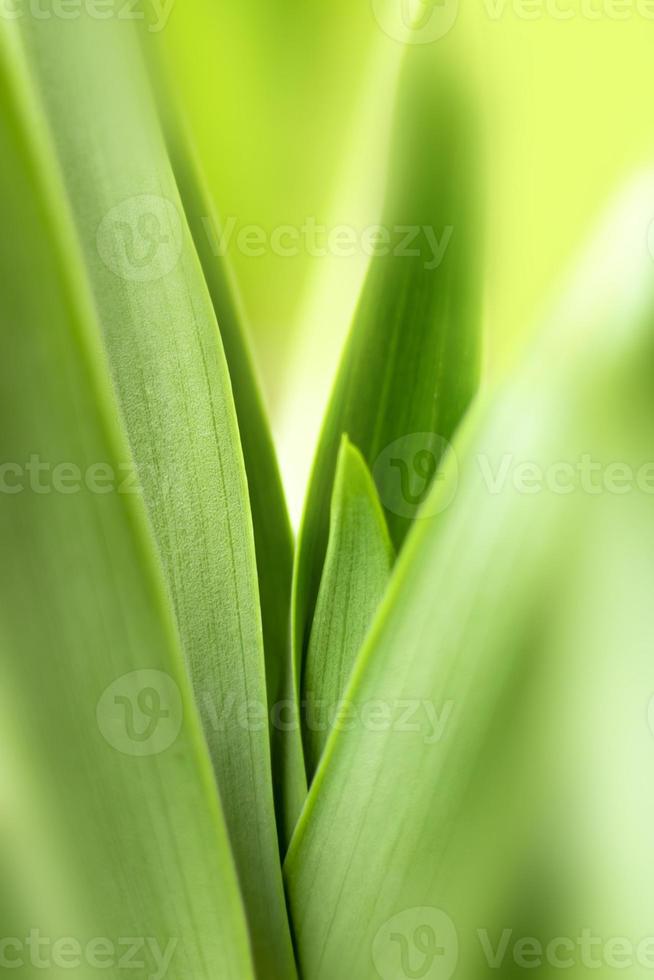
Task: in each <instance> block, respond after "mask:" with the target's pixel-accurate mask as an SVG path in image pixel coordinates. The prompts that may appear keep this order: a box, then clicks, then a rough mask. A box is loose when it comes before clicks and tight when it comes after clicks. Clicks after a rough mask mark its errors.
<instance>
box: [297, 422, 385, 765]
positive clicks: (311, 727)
mask: <svg viewBox="0 0 654 980" xmlns="http://www.w3.org/2000/svg"><path fill="white" fill-rule="evenodd" d="M393 558H394V555H393V546H392V544H391V541H390V538H389V536H388V529H387V527H386V521H385V520H384V513H383V511H382V508H381V504H380V503H379V497H378V496H377V490H376V488H375V484H374V482H373V480H372V477H371V476H370V472H369V470H368V467H367V466H366V464H365V461H364V460H363V458H362V456H361V454H360V453H359V451H358V450H357V449H356V447H355V446H353V445H352V444H351V443H350V442H349V440H348V439H347V437H346V436H344V437H343V440H342V442H341V448H340V452H339V456H338V463H337V466H336V477H335V480H334V493H333V497H332V506H331V521H330V529H329V543H328V545H327V554H326V557H325V568H324V571H323V575H322V581H321V583H320V590H319V592H318V601H317V603H316V615H315V617H314V620H313V628H312V630H311V639H310V641H309V650H308V653H307V659H306V665H305V672H304V675H303V678H302V717H303V721H304V736H305V757H306V762H307V771H308V773H309V777H310V778H312V777H313V774H314V772H315V771H316V768H317V765H318V762H319V760H320V756H321V755H322V752H323V749H324V747H325V742H326V741H327V736H328V734H329V732H330V730H331V726H332V724H333V723H334V720H335V718H336V717H337V710H338V705H339V703H340V701H341V699H342V697H343V695H344V693H345V688H346V685H347V682H348V680H349V677H350V674H351V672H352V667H353V666H354V663H355V660H356V656H357V653H358V652H359V650H360V648H361V645H362V643H363V641H364V639H365V637H366V634H367V632H368V629H369V627H370V624H371V622H372V619H373V616H374V614H375V612H376V610H377V607H378V605H379V603H380V601H381V599H382V597H383V595H384V592H385V590H386V586H387V585H388V581H389V578H390V574H391V568H392V566H393Z"/></svg>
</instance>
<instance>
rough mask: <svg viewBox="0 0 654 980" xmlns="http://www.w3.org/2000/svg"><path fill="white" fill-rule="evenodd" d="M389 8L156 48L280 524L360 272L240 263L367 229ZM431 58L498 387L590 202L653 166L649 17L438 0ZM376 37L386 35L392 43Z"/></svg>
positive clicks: (248, 9) (315, 262) (239, 16)
mask: <svg viewBox="0 0 654 980" xmlns="http://www.w3.org/2000/svg"><path fill="white" fill-rule="evenodd" d="M399 3H400V0H387V6H386V7H385V8H384V7H383V6H382V0H348V2H345V0H332V2H330V3H326V2H324V0H320V2H319V0H278V2H277V3H274V4H269V3H262V2H260V0H242V2H240V3H239V4H216V3H214V2H212V0H186V2H185V3H183V4H182V3H177V4H176V5H175V6H174V7H173V9H172V13H171V16H170V19H169V22H168V24H167V26H166V28H165V30H164V31H162V33H161V37H162V39H163V41H164V43H165V45H166V47H167V49H168V51H169V53H170V56H171V58H172V64H173V69H174V73H175V78H176V82H177V85H178V87H179V91H180V95H181V97H182V99H183V101H184V103H185V105H186V107H187V110H188V112H189V116H190V122H191V127H192V131H193V134H194V137H195V140H196V143H197V147H198V150H199V154H200V157H201V160H202V163H203V165H204V168H205V170H206V173H207V176H208V179H209V183H210V186H211V190H212V192H213V195H214V197H215V200H216V203H217V205H218V208H219V209H220V212H221V214H222V217H223V221H224V222H225V223H228V222H229V220H230V219H232V223H234V221H235V222H236V224H235V229H236V231H235V233H234V235H233V238H232V241H231V245H230V247H229V254H230V256H231V259H232V261H233V264H234V267H235V270H236V273H237V276H238V279H239V283H240V286H241V289H242V293H243V297H244V300H245V306H246V310H247V313H248V317H249V327H250V331H251V337H252V340H253V344H254V348H255V352H256V356H257V362H258V365H259V369H260V374H261V377H262V381H263V385H264V390H265V394H266V399H267V402H268V405H269V408H270V410H271V413H272V417H273V425H274V429H275V434H276V436H277V441H278V446H279V451H280V456H281V460H282V467H283V470H284V474H285V479H286V483H287V489H288V493H289V500H290V506H291V510H292V513H293V516H294V517H295V518H297V514H298V511H299V508H300V506H301V499H302V494H303V490H304V483H305V480H306V473H307V470H308V466H309V464H310V455H311V454H310V453H309V452H308V449H307V447H308V446H311V447H312V446H313V445H314V442H315V436H316V432H317V428H318V426H319V424H320V418H321V415H322V412H323V409H324V404H325V400H326V397H327V395H328V391H329V387H330V384H331V380H332V377H333V372H334V369H335V365H336V362H337V358H338V355H339V351H340V349H341V345H342V341H343V337H344V334H345V331H346V330H347V328H348V324H349V318H350V315H351V311H352V307H353V304H354V303H355V301H356V296H357V293H358V289H359V287H360V284H361V280H362V277H363V275H364V273H365V268H366V262H367V259H366V258H365V256H363V255H361V254H358V255H356V256H354V257H351V258H342V257H334V256H332V257H326V258H324V257H311V256H309V255H307V254H306V252H305V251H304V250H302V249H301V250H300V252H299V254H297V255H294V256H292V257H287V256H282V255H278V254H274V252H273V251H272V250H271V249H270V248H267V249H265V250H264V254H262V255H257V256H254V255H248V254H244V251H243V249H239V247H238V244H237V242H236V237H237V232H238V231H239V230H240V229H242V228H243V227H244V226H246V225H256V226H261V227H262V228H263V229H265V230H266V232H267V233H268V234H270V233H272V231H273V230H274V229H275V228H279V227H280V226H284V225H291V226H294V227H302V225H303V224H304V222H305V220H306V219H307V218H313V219H315V221H316V222H317V223H318V224H324V225H326V226H327V227H334V226H335V225H338V224H341V223H343V224H348V225H353V226H355V227H358V228H361V227H365V226H366V225H367V224H370V223H372V222H374V221H376V220H378V219H379V195H378V193H377V191H378V188H379V184H380V181H381V179H382V178H383V163H384V159H385V151H384V145H385V139H386V129H387V124H388V122H389V121H390V117H391V109H392V92H393V86H394V80H395V77H396V72H397V67H398V64H399V60H400V58H401V56H402V47H403V45H402V44H401V43H400V42H399V41H398V40H397V39H396V38H393V37H390V36H389V33H387V32H386V31H385V30H384V29H383V25H386V26H388V24H389V23H393V19H394V18H395V19H397V10H396V8H397V7H398V5H399ZM444 3H445V4H447V5H449V11H450V14H451V17H452V18H453V20H454V23H453V26H452V29H451V30H450V31H449V32H448V33H447V34H446V35H445V36H444V37H442V38H439V39H438V40H436V41H433V42H432V43H431V44H430V47H431V49H432V51H433V57H434V58H449V59H451V60H452V61H453V62H456V64H457V66H458V70H459V71H460V72H461V74H462V77H464V78H465V79H466V80H467V81H468V82H469V83H470V88H471V89H472V91H473V92H474V93H476V96H477V98H478V101H479V108H480V109H481V112H480V119H481V120H482V127H483V134H482V135H483V137H484V145H485V151H484V153H481V152H480V160H479V168H480V178H481V180H482V181H483V183H484V185H485V187H486V193H487V222H486V227H485V228H484V229H482V228H480V236H482V235H483V237H484V242H485V250H486V260H485V290H486V303H485V322H486V336H487V344H486V348H487V356H486V362H487V364H486V377H487V379H488V380H492V379H494V378H498V377H501V376H502V375H503V373H504V372H505V371H506V370H507V368H508V367H509V366H510V365H511V363H512V361H513V359H514V357H515V354H516V352H517V351H518V350H519V349H520V348H521V345H522V344H523V341H524V340H525V338H526V337H527V336H528V335H529V334H530V333H531V332H533V330H534V328H535V327H536V326H537V324H538V321H539V317H540V314H541V312H542V310H543V309H544V308H546V307H547V305H548V304H549V301H550V299H551V298H552V297H553V296H554V295H555V293H556V291H557V287H558V283H559V280H560V278H561V276H562V274H563V273H564V272H565V270H566V269H567V268H568V267H569V265H570V264H571V262H572V260H573V258H574V256H575V254H576V252H577V250H578V248H579V247H580V246H581V244H582V243H583V241H584V239H585V237H586V236H587V234H588V233H589V231H590V230H591V228H592V226H593V223H594V221H595V220H596V216H597V214H598V212H599V211H601V209H602V208H603V206H604V203H605V200H606V198H607V197H608V196H610V195H612V194H613V193H614V192H615V191H616V190H617V189H618V188H619V186H620V185H621V184H622V183H623V182H625V181H627V180H628V179H630V178H631V176H633V173H634V172H637V171H638V170H639V169H641V168H642V167H643V166H645V165H646V164H647V163H650V162H651V161H652V159H654V118H653V117H654V107H653V104H652V100H651V98H650V97H649V94H648V93H649V92H650V91H651V81H652V78H653V75H654V71H653V69H652V64H653V63H652V38H653V36H654V7H652V6H648V4H647V0H542V2H540V0H460V4H459V7H458V8H456V7H452V4H454V3H456V0H444ZM391 33H392V32H391Z"/></svg>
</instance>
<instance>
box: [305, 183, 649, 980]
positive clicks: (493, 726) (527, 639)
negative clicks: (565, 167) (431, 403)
mask: <svg viewBox="0 0 654 980" xmlns="http://www.w3.org/2000/svg"><path fill="white" fill-rule="evenodd" d="M653 187H654V184H653V183H652V181H650V182H649V184H648V185H647V186H646V187H645V189H644V190H643V188H639V189H637V190H636V193H635V196H634V197H632V198H630V199H629V200H628V201H627V202H626V204H625V203H624V202H623V204H621V206H620V208H619V210H618V214H617V217H616V216H615V215H614V216H612V218H611V219H610V220H609V223H608V226H607V230H606V232H605V233H603V234H602V236H601V237H600V240H599V244H598V246H597V247H595V248H594V249H592V250H591V253H590V255H589V257H588V260H587V264H586V267H585V268H584V269H583V270H582V271H581V273H580V275H579V279H578V282H577V283H576V287H575V289H573V290H572V292H571V294H570V295H569V296H568V298H567V301H566V303H565V304H564V306H563V308H562V310H560V311H559V312H558V313H557V315H556V316H555V325H554V327H553V328H552V329H551V330H550V331H549V332H548V333H547V335H546V339H545V340H544V341H543V342H542V343H541V344H540V346H539V348H538V349H537V351H536V352H535V356H533V357H532V358H531V360H530V361H529V362H528V363H527V364H525V365H523V368H522V370H521V373H520V376H519V378H518V379H517V380H515V381H514V382H513V383H512V384H511V385H510V386H509V388H508V390H507V391H506V392H504V393H502V395H501V397H500V398H499V399H498V401H497V403H496V404H495V406H494V407H493V408H492V410H491V412H490V414H489V415H488V417H487V420H486V421H485V422H484V424H483V426H482V428H481V431H480V432H479V433H478V434H477V435H476V436H475V437H474V439H472V438H471V433H468V434H467V436H466V438H461V439H459V440H458V442H457V448H458V455H459V459H460V473H459V474H457V464H456V460H455V459H453V458H451V459H450V460H449V462H448V465H447V468H446V474H445V479H444V482H443V484H442V485H441V486H439V487H437V488H435V490H434V491H433V493H432V499H431V503H432V507H433V510H434V511H438V510H439V509H440V510H445V508H446V507H447V505H448V503H450V502H451V501H452V497H454V500H453V502H451V506H450V508H449V510H447V512H446V513H442V514H441V515H440V516H434V517H432V518H431V519H430V520H428V521H425V522H423V523H422V524H421V525H420V526H419V527H417V528H416V530H415V531H414V533H413V534H412V536H411V537H410V540H409V541H408V542H407V545H406V548H405V550H404V552H403V554H402V556H401V558H400V560H399V562H398V565H397V566H396V571H395V573H394V577H393V580H392V583H391V587H390V593H389V596H388V599H387V600H386V602H385V603H384V605H383V607H382V609H381V611H380V613H379V615H378V616H377V618H376V620H375V623H374V625H373V628H372V632H371V634H370V635H369V639H368V641H367V643H366V645H365V648H364V651H363V653H362V655H361V657H360V659H359V661H358V663H357V666H356V668H355V674H354V678H353V681H352V683H351V685H350V687H349V689H348V699H349V700H350V702H351V712H350V717H351V718H354V719H356V720H357V721H356V723H355V724H354V725H351V726H350V727H349V730H347V731H345V730H343V731H338V732H334V733H333V734H332V736H331V737H330V740H329V742H328V744H327V747H326V750H325V753H324V755H323V759H322V762H321V765H320V768H319V770H318V774H317V776H316V779H315V780H314V783H313V786H312V789H311V791H310V796H309V801H308V804H307V806H306V808H305V810H304V813H303V816H302V819H301V821H300V824H299V826H298V830H297V832H296V836H295V838H294V841H293V843H292V846H291V849H290V852H289V855H288V858H287V862H286V877H287V887H288V891H289V895H290V901H291V910H292V915H293V921H294V928H295V935H296V940H297V945H298V950H299V956H300V964H301V969H302V971H303V973H304V975H309V976H311V977H315V978H330V977H332V976H334V975H336V974H338V975H348V976H357V977H361V978H367V977H370V978H372V977H374V976H377V975H379V976H382V977H388V978H391V977H395V976H398V975H402V972H403V971H404V973H405V974H406V973H407V972H408V970H420V969H423V970H425V971H427V970H429V969H436V966H435V964H436V962H438V964H439V967H438V968H439V970H442V971H443V972H444V973H447V974H448V975H451V973H452V972H453V971H454V969H455V968H456V970H457V973H456V975H457V976H462V977H473V976H479V975H484V973H485V971H489V970H491V969H492V966H491V965H490V963H489V961H484V959H483V958H482V959H481V960H480V955H481V953H482V952H483V949H482V947H481V946H480V942H479V935H480V932H481V933H482V935H483V934H484V930H485V929H486V930H489V929H490V930H492V929H493V928H494V927H495V928H497V929H498V931H499V934H500V935H501V934H502V930H503V929H507V928H508V930H509V937H511V936H514V935H515V936H523V935H530V933H524V932H522V933H521V932H520V931H519V929H520V927H521V926H522V928H524V926H525V923H527V925H529V924H531V925H532V926H533V924H534V921H536V922H538V925H539V929H540V930H545V931H546V930H547V926H548V924H549V925H552V924H554V927H555V930H561V929H575V928H576V929H581V925H580V924H583V925H584V926H586V928H588V919H587V918H584V916H587V915H589V914H590V913H594V914H595V915H596V916H597V918H596V920H595V921H597V922H598V923H601V928H602V929H604V931H605V932H607V931H608V934H609V935H624V934H625V933H624V932H623V931H621V930H623V929H625V928H626V927H628V928H629V930H630V933H629V934H630V936H631V938H632V939H634V940H637V939H638V937H639V930H640V929H641V928H642V927H643V920H644V916H643V913H642V910H639V908H638V905H639V903H638V902H634V901H631V900H628V901H626V902H625V897H624V893H623V894H622V895H621V897H620V899H617V898H615V896H613V897H611V896H609V895H607V893H608V892H610V891H611V885H610V882H611V880H612V879H613V877H614V876H615V873H616V870H617V869H616V867H615V866H614V862H613V861H612V860H611V859H610V858H607V852H608V854H615V851H614V848H613V845H614V843H615V841H614V837H613V835H614V832H615V826H616V824H615V822H614V821H613V820H612V819H610V818H609V819H607V820H605V822H604V823H602V818H601V816H600V814H598V812H597V811H596V810H595V809H594V808H593V806H592V801H594V800H597V799H600V798H601V799H602V800H603V807H604V806H606V805H607V803H606V800H607V796H606V794H607V793H608V794H609V796H610V795H611V792H612V791H611V790H609V788H608V787H610V786H612V785H614V784H615V782H616V781H617V783H618V784H621V785H622V784H624V785H625V790H626V800H627V801H631V804H633V806H634V809H635V810H637V811H639V813H638V814H632V815H631V816H630V817H629V818H628V820H627V824H628V825H629V826H630V827H631V828H632V831H633V832H634V834H635V838H634V840H633V841H630V842H629V844H628V846H627V847H626V848H625V850H624V855H623V853H622V850H621V855H620V861H621V860H622V857H623V856H624V859H625V861H626V862H627V864H628V865H629V867H630V868H631V869H632V871H634V873H636V874H637V875H638V872H637V867H638V864H639V862H642V855H643V854H645V855H649V854H650V853H651V842H650V837H651V835H650V832H649V826H651V818H652V814H653V813H654V799H653V797H652V793H651V790H649V789H648V790H647V791H646V792H645V793H644V796H643V801H642V806H644V807H645V810H644V811H643V812H640V806H639V805H637V804H636V796H637V792H636V788H635V786H636V784H635V783H633V780H634V779H635V778H636V776H635V773H636V772H639V773H640V775H639V776H638V777H637V778H636V781H637V784H638V786H639V787H640V786H641V785H642V780H643V778H646V777H644V773H645V769H644V768H643V766H645V765H646V759H647V758H648V755H649V758H650V759H651V734H650V733H649V732H648V731H647V724H646V718H645V714H646V711H645V707H646V702H647V700H648V698H649V697H650V693H649V692H651V690H652V684H653V683H654V667H653V666H652V662H651V656H648V655H647V654H646V653H645V651H646V650H647V649H648V648H649V642H650V640H651V636H652V628H653V625H654V624H653V621H652V607H651V598H650V597H651V594H652V588H653V587H654V569H653V566H652V562H651V549H652V543H653V541H654V521H653V518H652V508H651V489H650V490H648V489H647V487H646V485H645V484H644V483H643V482H641V481H642V478H643V474H642V469H643V466H644V465H645V464H647V461H648V460H651V447H652V443H653V436H654V403H653V401H652V388H651V365H652V363H653V356H654V332H653V331H654V288H653V281H654V277H653V276H652V267H651V257H650V256H649V255H648V253H647V244H646V243H647V229H646V224H647V215H649V214H651V213H652V207H653V205H654V194H653V190H652V188H653ZM599 393H601V397H598V394H599ZM471 431H472V430H471ZM649 465H650V472H651V462H650V464H649ZM616 467H617V469H616ZM625 473H626V482H625ZM618 475H619V477H620V479H619V480H618V482H617V483H616V482H615V477H616V476H618ZM457 477H458V491H457V489H456V484H457ZM625 486H626V491H625ZM648 637H649V638H650V639H649V640H648ZM611 689H614V690H615V692H616V694H615V695H614V697H615V704H616V710H619V712H620V718H621V722H620V726H619V727H620V732H621V734H620V736H619V742H620V747H621V749H622V748H625V747H628V748H629V752H627V754H626V755H624V754H623V753H622V752H621V751H615V750H614V748H613V746H612V744H611V742H612V735H611V733H613V732H614V731H615V721H614V719H613V716H612V715H611V713H610V712H608V713H607V704H608V703H611V697H612V696H611V694H610V692H611ZM607 699H608V701H607ZM373 703H374V704H376V705H378V706H379V705H385V706H386V717H387V725H386V726H385V727H384V728H383V729H381V730H380V729H379V728H375V729H373V728H372V727H371V726H369V725H367V724H366V721H365V718H366V714H365V712H366V708H367V706H369V705H370V704H373ZM409 709H410V714H407V712H408V710H409ZM630 718H631V719H633V721H630V720H629V719H630ZM625 759H629V760H634V762H635V761H636V760H638V766H639V767H640V768H637V769H636V770H635V771H632V770H631V769H630V775H629V776H628V778H627V779H626V780H625V776H624V774H623V773H624V766H625ZM629 768H630V767H629ZM544 774H545V775H544ZM552 786H558V787H559V788H560V792H561V793H563V794H565V795H564V796H560V795H557V796H556V798H554V799H553V798H552V793H551V787H552ZM597 794H602V795H601V796H598V795H597ZM616 807H617V808H618V809H619V810H620V812H621V813H622V812H623V811H624V810H625V806H624V805H623V803H622V802H619V803H618V801H617V800H616ZM628 808H629V807H627V809H628ZM645 814H647V816H645ZM562 854H563V855H566V857H565V858H562V857H561V855H562ZM639 855H640V857H639ZM568 859H570V860H572V861H573V862H574V867H575V868H576V869H577V875H575V874H574V873H569V872H570V864H569V860H568ZM620 861H619V862H618V864H620ZM643 888H644V891H643V892H642V893H641V896H640V899H641V901H640V904H641V905H642V897H643V895H644V894H647V895H648V899H649V895H650V891H651V886H650V885H649V883H646V884H645V883H643ZM582 899H583V901H582ZM552 903H553V904H552ZM646 904H647V902H646ZM627 909H628V914H627V915H626V917H625V910H627ZM546 912H547V914H545V913H546ZM503 913H506V915H507V916H508V917H507V918H504V919H503V918H502V914H503ZM540 913H542V914H540ZM539 914H540V917H539ZM600 934H601V930H600ZM554 935H558V936H561V935H563V936H568V935H572V936H574V935H576V933H574V932H566V931H563V932H561V931H555V933H554ZM492 941H493V944H494V946H496V945H497V934H493V938H492ZM573 945H574V942H573ZM437 955H438V957H439V959H438V960H437V959H436V957H437ZM575 965H576V966H577V967H578V969H577V970H575V971H573V975H579V976H582V975H583V976H585V975H586V973H585V972H584V969H585V965H584V964H583V963H581V962H577V961H575V963H573V966H575ZM508 969H510V966H509V965H508V964H507V970H508ZM426 975H428V974H426ZM489 975H492V974H490V973H489Z"/></svg>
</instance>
